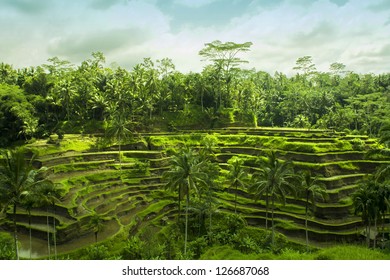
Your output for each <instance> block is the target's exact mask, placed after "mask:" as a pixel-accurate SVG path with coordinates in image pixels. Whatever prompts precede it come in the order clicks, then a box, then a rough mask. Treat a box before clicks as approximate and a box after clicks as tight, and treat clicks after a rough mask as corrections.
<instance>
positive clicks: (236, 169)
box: [227, 157, 247, 214]
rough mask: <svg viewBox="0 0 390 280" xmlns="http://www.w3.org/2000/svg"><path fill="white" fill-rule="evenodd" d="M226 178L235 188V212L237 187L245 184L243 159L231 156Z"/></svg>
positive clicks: (235, 207) (245, 173)
mask: <svg viewBox="0 0 390 280" xmlns="http://www.w3.org/2000/svg"><path fill="white" fill-rule="evenodd" d="M227 179H229V181H230V186H231V187H232V188H234V189H235V195H234V214H237V191H238V187H241V188H244V187H245V186H246V180H247V172H246V170H245V168H244V165H243V161H242V160H240V159H239V158H237V157H233V158H232V159H231V160H230V164H229V173H228V174H227Z"/></svg>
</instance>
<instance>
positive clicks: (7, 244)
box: [0, 232, 15, 260]
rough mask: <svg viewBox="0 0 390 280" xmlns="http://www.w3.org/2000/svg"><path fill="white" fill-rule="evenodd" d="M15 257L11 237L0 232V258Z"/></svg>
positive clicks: (9, 258)
mask: <svg viewBox="0 0 390 280" xmlns="http://www.w3.org/2000/svg"><path fill="white" fill-rule="evenodd" d="M14 258H15V248H14V239H13V237H12V236H11V235H10V234H9V233H6V232H0V260H12V259H14Z"/></svg>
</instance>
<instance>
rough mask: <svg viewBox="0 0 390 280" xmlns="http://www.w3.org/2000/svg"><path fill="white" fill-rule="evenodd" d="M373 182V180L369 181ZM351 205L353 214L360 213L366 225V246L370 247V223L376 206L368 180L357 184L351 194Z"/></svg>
mask: <svg viewBox="0 0 390 280" xmlns="http://www.w3.org/2000/svg"><path fill="white" fill-rule="evenodd" d="M371 183H373V182H371ZM352 201H353V206H354V208H355V214H356V215H358V214H360V215H361V217H362V221H363V223H364V225H365V227H366V230H365V235H366V242H367V247H370V239H371V224H372V221H373V218H374V212H375V208H376V198H375V196H374V192H373V190H372V188H371V187H370V183H368V181H366V182H363V183H361V184H360V185H359V187H358V189H357V190H356V191H355V192H354V193H353V194H352Z"/></svg>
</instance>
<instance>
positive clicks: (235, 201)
mask: <svg viewBox="0 0 390 280" xmlns="http://www.w3.org/2000/svg"><path fill="white" fill-rule="evenodd" d="M234 214H237V184H236V193H235V195H234Z"/></svg>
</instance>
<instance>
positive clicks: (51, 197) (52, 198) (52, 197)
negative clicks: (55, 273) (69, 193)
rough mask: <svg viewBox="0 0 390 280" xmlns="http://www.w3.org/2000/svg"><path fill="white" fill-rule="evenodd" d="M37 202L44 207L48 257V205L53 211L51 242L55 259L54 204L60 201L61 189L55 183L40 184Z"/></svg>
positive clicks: (49, 250)
mask: <svg viewBox="0 0 390 280" xmlns="http://www.w3.org/2000/svg"><path fill="white" fill-rule="evenodd" d="M37 196H38V204H40V205H41V206H45V207H46V213H47V215H46V224H47V251H48V256H49V259H50V255H51V249H50V225H49V209H50V207H51V208H52V209H53V211H54V215H53V234H52V236H53V243H54V258H55V259H57V240H56V217H55V208H56V204H57V203H58V202H59V201H60V198H61V196H62V190H61V189H59V188H58V187H57V186H56V185H55V184H53V183H52V182H50V181H48V182H46V184H41V185H40V186H39V187H38V188H37Z"/></svg>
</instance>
